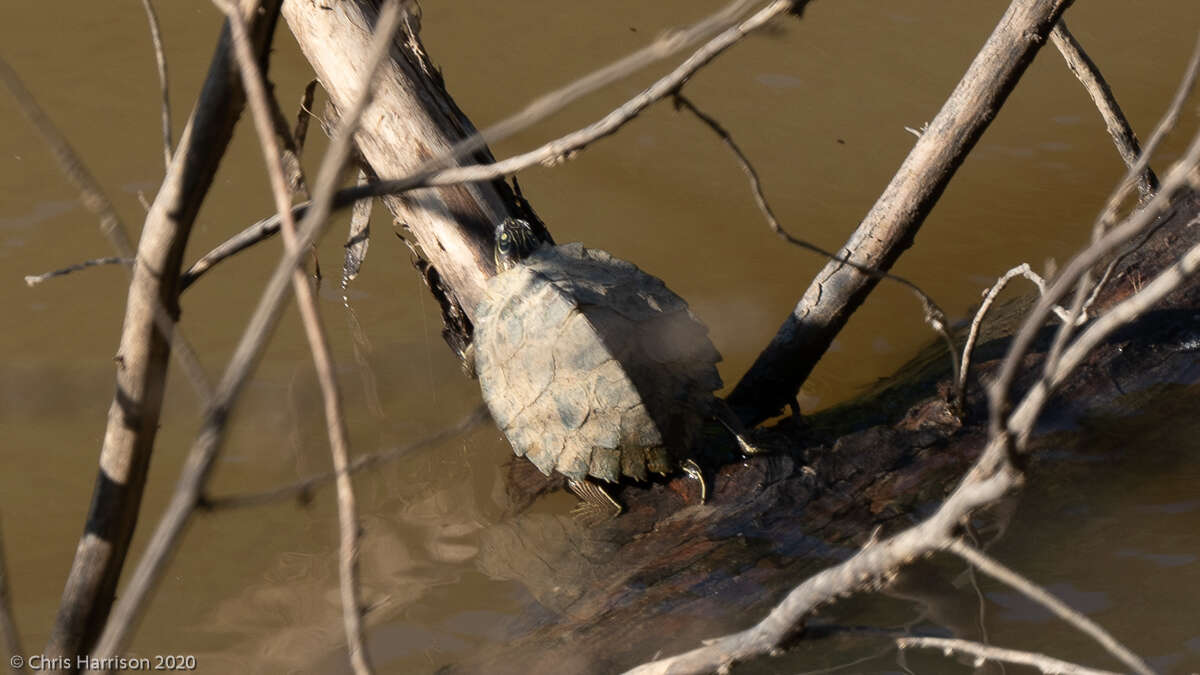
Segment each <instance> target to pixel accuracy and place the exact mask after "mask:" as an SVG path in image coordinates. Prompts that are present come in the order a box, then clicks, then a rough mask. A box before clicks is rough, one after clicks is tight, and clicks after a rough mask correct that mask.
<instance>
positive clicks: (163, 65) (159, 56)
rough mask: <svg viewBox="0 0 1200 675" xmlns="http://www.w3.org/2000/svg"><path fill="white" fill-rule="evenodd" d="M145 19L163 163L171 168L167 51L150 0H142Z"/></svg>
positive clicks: (156, 15) (168, 168)
mask: <svg viewBox="0 0 1200 675" xmlns="http://www.w3.org/2000/svg"><path fill="white" fill-rule="evenodd" d="M142 8H143V9H145V10H146V20H147V21H149V22H150V40H151V41H152V42H153V43H154V60H155V61H156V62H157V63H158V87H159V91H160V92H161V93H162V137H163V163H164V165H165V167H166V169H167V170H168V171H170V169H171V154H172V150H171V97H170V96H169V95H168V93H167V53H166V50H164V49H163V41H162V32H161V31H160V30H159V28H158V14H157V13H156V12H155V11H154V6H153V5H151V4H150V0H142Z"/></svg>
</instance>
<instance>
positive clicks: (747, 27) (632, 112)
mask: <svg viewBox="0 0 1200 675" xmlns="http://www.w3.org/2000/svg"><path fill="white" fill-rule="evenodd" d="M796 4H804V3H794V2H792V1H791V0H776V1H775V2H772V3H771V4H769V5H767V6H766V7H764V8H762V9H761V10H759V11H757V12H755V13H754V14H753V15H751V16H750V17H749V18H748V19H746V20H745V21H742V22H741V23H738V24H737V25H734V26H732V27H730V28H728V29H726V30H724V31H722V32H721V33H719V34H718V35H717V36H716V37H714V38H713V39H711V40H709V41H708V42H706V43H705V44H704V45H703V46H701V47H700V48H699V49H697V50H696V51H694V52H693V53H692V55H691V56H689V57H688V58H687V59H686V60H685V61H684V62H683V63H681V64H679V66H677V67H676V68H675V69H674V70H672V71H671V72H670V73H668V74H667V75H665V76H664V77H662V78H661V79H659V80H657V81H655V82H654V83H653V84H651V85H650V86H649V87H647V88H646V89H643V90H642V91H641V92H640V93H638V94H637V95H636V96H634V97H633V98H630V99H629V100H628V101H626V102H625V103H623V104H621V105H620V106H619V107H617V108H616V109H614V110H613V111H612V112H610V113H608V114H607V115H605V116H604V117H602V118H601V119H599V120H598V121H596V122H593V123H592V124H589V125H588V126H586V127H584V128H582V129H579V130H576V131H573V132H571V133H569V134H566V135H565V136H560V137H559V138H556V139H554V140H552V141H550V142H548V143H545V144H543V145H541V146H539V147H537V148H535V149H533V150H530V151H528V152H524V153H521V154H519V155H514V156H512V157H509V158H507V159H503V160H500V161H498V162H494V163H492V164H475V165H469V166H457V167H448V168H444V169H422V170H418V171H415V172H413V173H412V174H411V175H409V176H407V177H404V178H399V179H396V180H380V181H378V182H376V183H372V184H370V185H366V186H363V187H355V188H349V189H346V190H342V191H340V192H339V193H338V195H337V201H336V203H337V205H338V206H339V207H342V206H345V205H347V204H349V203H351V202H353V201H355V200H358V199H362V198H364V197H380V196H384V195H392V194H399V193H401V192H408V191H410V190H415V189H417V188H422V187H435V186H443V185H455V184H458V183H470V182H476V181H487V180H493V179H496V178H502V177H504V176H508V175H511V174H514V173H516V172H518V171H521V170H523V169H528V168H529V167H531V166H535V165H538V164H544V165H547V166H552V165H554V164H557V163H559V162H562V161H564V160H567V159H570V158H571V157H572V156H573V155H574V154H575V153H576V152H578V151H580V150H582V149H584V148H586V147H587V146H588V145H590V144H592V143H594V142H595V141H597V140H600V139H602V138H605V137H606V136H611V135H612V134H614V133H616V132H617V130H618V129H620V128H621V127H623V126H625V125H626V124H627V123H629V122H630V121H631V120H633V119H634V118H635V117H637V116H638V115H640V114H641V113H642V111H644V110H645V109H646V108H649V107H650V106H651V105H653V104H655V103H657V102H658V101H660V100H662V99H664V98H666V97H668V96H671V95H672V94H674V93H675V92H676V91H678V90H679V88H680V87H681V86H683V84H684V83H685V82H687V80H688V79H689V78H691V76H692V75H694V74H695V73H696V71H698V70H700V69H701V68H703V67H704V66H706V65H708V63H709V62H711V61H712V60H713V59H715V58H716V57H717V56H720V55H721V53H722V52H724V51H725V50H726V49H729V48H730V47H732V46H733V45H735V44H737V43H738V42H739V41H740V40H741V39H742V38H744V37H746V35H748V34H750V33H752V32H753V31H755V30H757V29H759V28H762V27H763V26H765V25H766V24H767V23H769V22H770V21H771V20H772V19H774V18H775V17H777V16H779V15H781V14H784V13H786V12H788V11H791V10H792V9H793V6H794V5H796ZM610 68H611V67H610ZM571 88H572V87H567V88H566V89H571ZM560 91H562V90H560ZM558 94H559V92H552V93H550V94H546V95H545V96H543V97H542V98H541V99H538V100H539V101H541V100H543V99H548V98H549V97H551V96H556V95H558ZM531 107H532V106H531ZM538 119H541V117H537V118H532V117H531V118H530V119H529V120H528V123H529V124H532V123H533V122H535V121H537V120H538ZM497 128H502V129H503V130H504V131H505V133H506V134H508V133H514V132H516V131H518V130H519V129H521V128H524V127H512V128H510V127H509V126H508V120H505V121H504V122H501V123H499V124H497V125H495V126H494V127H490V128H489V129H487V130H485V131H484V132H482V133H481V134H480V135H481V136H483V137H485V138H487V139H488V140H496V138H499V137H503V136H497V135H496V132H495V131H494V130H495V129H497ZM468 140H470V139H468ZM455 154H456V155H457V154H460V152H459V151H458V150H457V146H456V153H455ZM444 161H446V160H445V159H444V158H437V159H434V160H430V161H429V162H427V163H426V166H437V165H438V164H441V163H443V162H444Z"/></svg>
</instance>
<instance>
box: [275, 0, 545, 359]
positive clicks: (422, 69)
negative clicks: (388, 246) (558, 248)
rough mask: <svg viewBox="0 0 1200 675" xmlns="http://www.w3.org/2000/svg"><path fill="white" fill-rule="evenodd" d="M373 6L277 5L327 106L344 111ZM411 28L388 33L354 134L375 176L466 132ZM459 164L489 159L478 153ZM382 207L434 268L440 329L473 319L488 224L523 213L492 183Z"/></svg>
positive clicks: (367, 0) (396, 172)
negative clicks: (389, 41) (389, 44)
mask: <svg viewBox="0 0 1200 675" xmlns="http://www.w3.org/2000/svg"><path fill="white" fill-rule="evenodd" d="M379 6H380V3H379V2H378V1H377V0H352V1H347V2H338V3H333V4H332V8H328V7H321V6H320V3H313V2H308V1H307V0H286V1H285V2H284V3H283V16H284V19H285V20H286V21H287V24H288V27H289V28H290V29H291V31H292V35H294V36H295V37H296V41H297V42H298V43H299V45H300V49H301V51H302V52H303V53H304V56H305V57H306V58H307V59H308V61H309V62H310V63H311V64H312V66H313V69H314V70H315V71H316V73H317V78H318V79H319V80H320V82H321V86H322V87H324V89H325V92H326V93H327V94H328V96H329V99H330V101H331V103H332V104H333V106H334V107H335V108H336V109H339V110H340V109H344V108H345V107H346V105H348V103H349V101H350V100H351V98H352V97H353V96H354V94H355V93H356V92H355V90H356V88H357V87H358V85H359V83H360V82H361V81H362V72H361V70H362V64H363V62H364V60H365V54H366V49H367V45H368V44H369V42H370V37H371V33H372V28H373V26H374V25H375V23H376V21H377V19H378V15H379ZM415 22H416V18H415V17H411V16H410V18H409V23H408V24H407V26H406V29H405V30H402V31H401V32H400V33H399V34H398V35H397V37H396V40H395V44H394V46H393V49H392V59H391V62H390V63H385V64H384V66H383V70H382V71H381V72H380V73H379V75H378V76H377V78H376V80H375V86H374V90H373V94H374V101H373V103H372V104H371V107H370V108H368V109H367V112H366V114H365V115H364V116H363V119H362V125H361V127H360V129H359V131H358V133H357V134H356V135H355V139H354V140H355V144H356V145H357V147H358V150H359V153H360V154H361V156H362V158H363V159H364V160H365V161H366V163H367V164H368V165H369V166H370V168H371V170H372V172H373V173H374V174H375V175H376V176H382V177H388V178H393V177H400V176H404V175H407V174H409V173H412V172H413V171H415V170H416V169H418V167H422V165H423V164H424V163H425V162H427V161H429V160H430V159H432V158H435V157H440V156H442V155H444V154H445V153H447V152H448V151H450V149H451V148H452V147H453V146H454V144H455V143H456V142H457V141H460V140H462V139H464V138H467V137H468V136H470V135H472V134H474V133H475V127H474V126H473V125H472V124H471V122H470V120H468V119H467V117H466V116H465V115H463V113H462V112H461V111H460V110H459V109H458V107H457V106H456V105H455V104H454V101H453V100H452V99H451V98H450V96H449V95H448V94H447V93H446V91H445V88H444V87H443V84H442V78H441V75H440V74H439V73H438V72H437V70H436V68H434V67H433V65H432V64H431V62H430V60H429V57H428V56H427V55H426V53H425V50H424V47H423V45H422V44H421V42H420V39H419V37H418V31H419V27H418V26H417V25H416V23H415ZM462 160H463V161H464V162H468V163H472V164H473V163H476V162H480V163H490V162H493V161H494V159H493V157H492V155H491V152H490V151H489V150H488V149H487V148H482V149H480V150H478V151H476V152H474V153H472V154H470V155H469V156H466V157H464V158H462ZM446 165H450V164H449V163H447V164H446ZM383 201H384V204H385V205H386V206H387V208H388V210H390V211H391V212H392V214H393V215H394V216H395V218H396V220H397V221H398V222H400V223H402V224H403V225H404V227H405V228H406V229H407V230H408V231H409V232H411V234H412V239H413V240H415V242H416V243H417V244H418V245H419V246H420V253H421V254H422V255H423V256H424V257H425V258H426V259H427V260H428V262H429V264H430V266H432V268H433V270H434V271H435V272H436V273H435V274H433V275H430V274H428V273H427V275H426V279H427V281H429V282H430V285H431V287H432V288H433V291H434V293H435V294H439V296H442V297H439V299H440V300H444V301H445V302H443V309H444V311H445V313H446V314H447V320H448V326H454V322H455V321H456V313H457V315H459V316H465V317H466V318H467V319H473V317H474V314H475V307H476V305H477V304H478V303H479V300H480V298H481V297H482V295H483V287H484V284H485V283H486V282H487V279H488V278H489V277H491V276H492V275H493V274H494V273H495V265H494V263H493V258H492V255H493V254H492V251H493V245H492V241H493V232H494V229H495V226H496V225H498V224H499V223H500V222H502V221H503V220H504V218H506V217H508V216H510V215H518V214H522V209H520V208H519V207H518V206H517V205H516V202H515V200H514V199H513V195H512V192H511V190H510V189H509V188H508V186H507V185H506V184H505V183H504V181H503V180H495V181H490V182H481V183H471V184H466V185H454V186H449V187H439V188H433V189H426V190H418V191H415V192H411V193H407V194H404V195H399V196H391V197H385V198H384V200H383ZM522 215H527V214H522ZM406 236H407V235H406ZM467 330H469V324H468V325H467ZM452 344H453V343H452Z"/></svg>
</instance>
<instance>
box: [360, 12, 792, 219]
mask: <svg viewBox="0 0 1200 675" xmlns="http://www.w3.org/2000/svg"><path fill="white" fill-rule="evenodd" d="M751 4H753V3H752V0H734V2H731V3H729V4H728V5H726V6H725V7H723V8H722V9H721V10H720V11H718V12H716V13H714V14H711V15H709V16H707V17H705V18H704V19H701V20H700V21H698V22H696V23H695V24H693V25H691V26H689V27H687V28H684V29H681V30H674V31H671V32H669V33H666V34H664V35H663V36H661V37H659V38H658V39H656V40H655V41H654V42H653V43H651V44H649V45H647V46H646V47H643V48H642V49H639V50H638V51H636V52H633V53H632V54H629V55H628V56H625V57H623V58H621V59H618V60H617V61H614V62H613V63H610V64H609V65H607V66H604V67H603V68H600V69H598V70H595V71H592V72H591V73H588V74H587V75H584V76H583V77H581V78H579V79H577V80H574V81H572V82H571V83H570V84H567V85H566V86H564V87H561V88H559V89H556V90H554V91H551V92H547V93H545V94H543V95H541V96H539V97H538V98H536V99H534V100H533V101H531V102H530V103H529V104H528V105H526V106H525V107H524V108H523V109H521V111H520V112H517V113H516V114H514V115H511V116H509V117H507V118H505V119H503V120H500V121H499V122H496V123H495V124H493V125H491V126H489V127H487V128H486V129H484V130H483V131H481V132H479V133H477V134H475V135H473V136H471V137H469V138H466V139H463V140H462V141H460V142H459V143H457V144H456V145H455V146H454V148H453V149H452V150H451V152H450V153H448V154H447V155H446V156H445V157H439V158H435V159H433V160H430V161H429V162H427V163H426V164H425V165H424V166H423V167H422V168H421V170H418V171H417V172H414V173H421V172H422V171H423V170H428V169H434V168H437V167H439V166H445V165H446V163H448V162H450V161H452V160H454V159H457V158H460V157H465V156H467V155H469V154H471V153H473V152H475V151H476V150H478V149H480V148H482V147H484V146H485V145H486V144H488V143H495V142H496V141H499V140H503V139H505V138H508V137H509V136H511V135H513V134H515V133H517V132H519V131H521V130H522V129H528V128H529V127H531V126H533V125H534V124H536V123H537V122H540V121H542V120H544V119H546V118H547V117H549V116H550V115H552V114H554V113H556V112H558V111H559V110H562V109H563V108H565V107H567V106H568V105H570V104H571V103H573V102H574V101H576V100H578V99H580V98H582V97H583V96H585V95H587V94H589V93H591V92H593V91H596V90H598V89H601V88H603V87H606V86H608V85H609V84H612V83H613V82H616V81H617V80H620V79H621V78H623V77H626V76H628V75H630V74H632V73H634V72H636V71H638V70H640V69H642V68H644V67H645V66H648V65H650V64H651V63H654V62H656V61H661V60H662V59H665V58H668V57H670V56H671V55H673V54H675V53H677V52H679V51H681V50H683V49H684V48H686V47H688V46H690V45H692V44H695V43H696V42H698V41H699V40H702V39H704V38H705V37H706V36H708V35H711V34H712V33H713V32H715V31H726V32H727V29H728V28H729V26H730V25H731V24H732V23H733V22H734V21H735V20H736V19H737V17H738V15H740V14H741V13H742V12H743V11H744V10H745V9H746V8H747V7H749V6H750V5H751ZM806 4H808V0H797V1H795V2H775V3H772V5H771V7H774V6H775V5H796V6H797V7H803V6H804V5H806ZM783 9H787V7H784V8H783ZM797 11H799V10H797ZM777 13H778V12H774V11H773V12H772V15H774V14H777ZM717 39H719V36H718V38H717ZM710 44H711V43H710ZM693 72H694V71H693ZM682 83H683V82H682V81H680V82H678V83H677V84H676V87H678V86H679V85H680V84H682ZM663 95H665V93H664V94H663ZM658 98H662V96H659V97H658ZM655 100H657V99H655ZM636 114H637V113H634V115H636ZM610 133H611V132H610ZM581 147H582V146H581ZM558 154H559V155H562V154H563V153H561V152H560V153H558ZM538 161H539V162H540V161H542V160H538ZM534 163H537V162H532V163H530V164H528V165H526V166H532V164H534ZM522 168H524V167H522ZM514 171H516V170H515V169H514V170H511V171H508V172H506V173H513V172H514ZM501 175H505V174H496V176H493V177H498V176H501ZM455 182H459V181H455ZM376 196H381V195H376Z"/></svg>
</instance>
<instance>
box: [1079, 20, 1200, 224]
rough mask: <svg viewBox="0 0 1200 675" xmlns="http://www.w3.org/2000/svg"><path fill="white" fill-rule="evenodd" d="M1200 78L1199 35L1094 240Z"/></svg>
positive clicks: (1172, 125)
mask: <svg viewBox="0 0 1200 675" xmlns="http://www.w3.org/2000/svg"><path fill="white" fill-rule="evenodd" d="M1197 78H1200V37H1198V38H1197V39H1196V47H1195V49H1193V50H1192V56H1191V58H1190V59H1188V63H1187V66H1186V67H1185V68H1184V72H1183V78H1182V79H1181V80H1180V82H1179V88H1178V89H1176V90H1175V96H1174V97H1173V98H1172V99H1171V103H1170V105H1168V106H1167V110H1166V112H1164V113H1163V116H1162V119H1160V120H1159V121H1158V124H1157V125H1156V126H1155V127H1154V131H1153V132H1151V134H1150V138H1149V139H1148V140H1147V141H1146V144H1145V145H1144V146H1143V147H1142V154H1141V156H1140V157H1139V158H1138V161H1137V163H1136V164H1134V165H1133V166H1131V167H1129V169H1128V170H1127V171H1126V172H1125V176H1124V177H1123V178H1122V179H1121V181H1120V182H1119V183H1118V184H1117V186H1116V187H1114V188H1113V191H1112V193H1111V194H1110V195H1109V197H1108V203H1107V204H1105V206H1104V210H1103V211H1102V212H1101V214H1100V217H1098V218H1097V219H1096V222H1095V224H1094V225H1093V226H1092V238H1093V240H1095V239H1097V238H1099V237H1100V234H1101V233H1102V232H1103V231H1104V230H1105V229H1107V228H1108V227H1109V226H1110V225H1112V223H1113V221H1114V220H1115V219H1116V217H1117V210H1118V209H1119V208H1120V206H1121V202H1123V201H1124V200H1125V196H1126V195H1127V194H1128V193H1129V190H1130V189H1132V188H1133V185H1134V184H1135V183H1136V181H1137V179H1138V177H1139V176H1141V175H1142V171H1143V170H1144V169H1146V167H1148V166H1150V158H1151V157H1152V156H1153V155H1154V151H1155V150H1157V149H1158V144H1159V143H1161V142H1162V140H1163V139H1164V138H1166V136H1167V134H1168V133H1170V132H1171V130H1172V129H1174V128H1175V123H1176V122H1177V121H1179V113H1180V112H1181V111H1182V110H1183V104H1184V103H1185V102H1186V101H1187V99H1188V96H1190V95H1191V93H1192V88H1193V87H1195V86H1196V80H1197Z"/></svg>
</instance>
